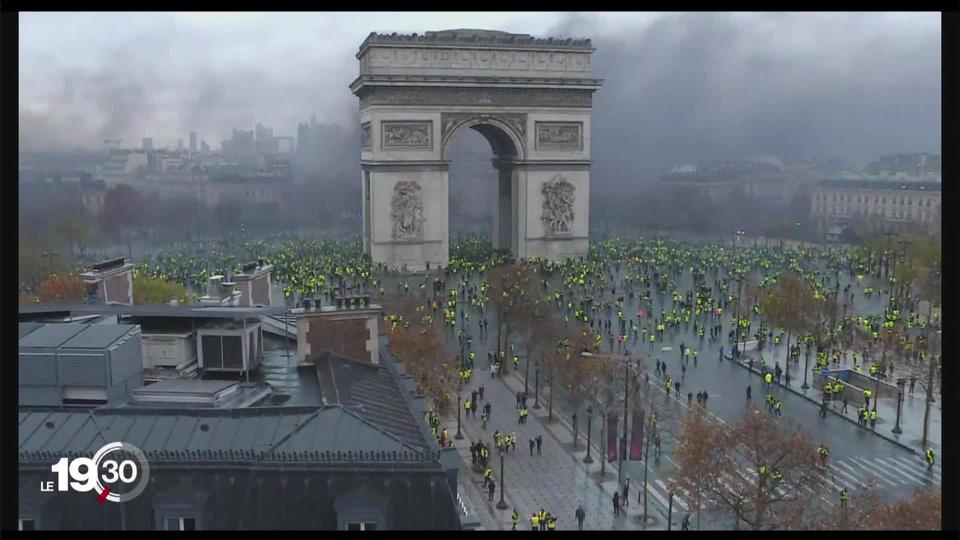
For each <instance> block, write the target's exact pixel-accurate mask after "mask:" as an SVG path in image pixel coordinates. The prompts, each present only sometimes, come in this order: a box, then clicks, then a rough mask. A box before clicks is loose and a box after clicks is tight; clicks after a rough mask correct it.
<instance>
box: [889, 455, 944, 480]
mask: <svg viewBox="0 0 960 540" xmlns="http://www.w3.org/2000/svg"><path fill="white" fill-rule="evenodd" d="M888 459H892V460H894V461H896V462H898V463H900V464H901V466H902V467H906V468H907V469H908V470H911V471H913V472H915V473H917V474H920V475H921V476H922V477H923V478H927V479H929V478H930V477H931V476H932V477H933V478H934V481H935V483H937V484H939V483H940V481H941V478H940V472H939V471H937V469H936V467H934V470H933V474H931V473H930V471H929V470H928V469H925V468H923V466H922V465H920V464H918V463H915V462H912V461H907V460H906V459H904V458H898V457H890V458H888Z"/></svg>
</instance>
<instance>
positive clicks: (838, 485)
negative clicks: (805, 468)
mask: <svg viewBox="0 0 960 540" xmlns="http://www.w3.org/2000/svg"><path fill="white" fill-rule="evenodd" d="M820 478H821V479H822V480H823V481H824V482H826V483H828V484H830V485H831V486H833V488H834V489H836V490H837V491H840V490H842V489H843V487H841V486H840V484H838V483H836V482H834V481H833V478H830V477H829V476H827V475H826V474H821V475H820Z"/></svg>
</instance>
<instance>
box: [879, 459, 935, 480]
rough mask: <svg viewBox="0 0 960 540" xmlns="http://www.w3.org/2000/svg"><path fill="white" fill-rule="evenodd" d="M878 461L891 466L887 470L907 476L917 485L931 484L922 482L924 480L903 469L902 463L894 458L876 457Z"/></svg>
mask: <svg viewBox="0 0 960 540" xmlns="http://www.w3.org/2000/svg"><path fill="white" fill-rule="evenodd" d="M876 461H878V462H880V463H883V464H885V465H886V466H887V467H889V469H887V470H889V471H890V472H891V473H893V474H898V475H900V476H901V477H902V478H906V479H907V480H909V481H911V482H913V483H914V484H917V485H920V486H927V485H929V482H922V481H920V480H918V479H916V478H915V477H913V476H911V475H909V474H907V473H906V472H904V471H903V469H902V468H901V467H900V464H899V463H897V462H896V461H893V460H889V461H887V460H886V459H884V458H876Z"/></svg>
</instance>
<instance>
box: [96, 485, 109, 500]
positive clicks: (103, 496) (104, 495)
mask: <svg viewBox="0 0 960 540" xmlns="http://www.w3.org/2000/svg"><path fill="white" fill-rule="evenodd" d="M109 494H110V488H108V487H105V488H103V492H101V493H100V496H99V497H97V504H103V501H105V500H107V495H109Z"/></svg>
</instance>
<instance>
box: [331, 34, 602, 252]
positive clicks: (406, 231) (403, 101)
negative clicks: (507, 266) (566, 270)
mask: <svg viewBox="0 0 960 540" xmlns="http://www.w3.org/2000/svg"><path fill="white" fill-rule="evenodd" d="M592 53H593V48H592V47H591V45H590V40H571V39H553V38H550V39H536V38H533V37H530V36H527V35H522V34H508V33H504V32H493V31H486V30H449V31H443V32H427V33H426V34H425V35H422V36H419V35H416V34H414V35H397V34H392V35H383V34H375V33H374V34H370V36H368V37H367V39H366V40H365V41H364V42H363V44H362V45H361V46H360V51H359V52H358V53H357V58H358V59H359V61H360V76H359V77H358V78H357V79H356V80H355V81H354V82H353V83H352V84H351V85H350V88H351V91H352V92H353V93H354V94H355V95H357V97H358V98H359V99H360V117H361V143H362V149H361V159H360V165H361V171H362V179H361V182H362V190H363V217H364V219H363V223H364V225H363V238H364V250H365V251H366V252H367V253H369V254H370V255H371V257H372V259H373V261H374V262H378V263H386V264H387V265H389V266H403V265H406V266H407V268H408V269H409V270H422V269H424V268H425V266H426V264H427V263H430V265H431V267H434V268H435V267H437V266H438V265H439V266H445V265H446V264H447V260H448V248H449V245H448V242H449V239H448V231H449V208H448V204H449V201H448V171H449V163H450V162H449V159H448V157H449V156H448V155H447V151H448V144H449V142H450V141H451V140H452V138H453V137H454V136H455V134H456V133H457V132H459V131H460V130H463V129H473V130H475V131H478V132H479V133H481V134H482V135H483V136H484V137H485V138H486V139H487V141H488V142H489V143H490V146H491V148H492V150H493V153H494V156H495V160H494V165H495V166H496V168H497V170H498V172H499V185H498V193H499V197H498V203H497V206H496V209H495V215H496V217H495V219H494V239H493V240H494V243H495V245H496V246H497V247H501V248H504V249H509V250H510V251H511V252H512V253H513V254H514V256H516V257H519V258H533V257H543V258H548V259H551V260H560V259H563V258H566V257H570V256H582V255H586V253H587V248H588V238H587V237H588V232H589V196H590V113H591V108H592V97H593V92H595V91H596V90H597V89H598V88H599V87H600V86H601V83H602V81H600V80H598V79H594V78H593V77H592V72H591V68H590V55H591V54H592Z"/></svg>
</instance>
